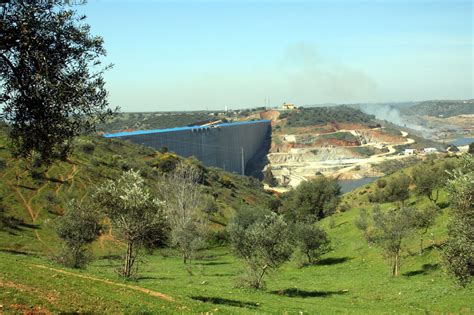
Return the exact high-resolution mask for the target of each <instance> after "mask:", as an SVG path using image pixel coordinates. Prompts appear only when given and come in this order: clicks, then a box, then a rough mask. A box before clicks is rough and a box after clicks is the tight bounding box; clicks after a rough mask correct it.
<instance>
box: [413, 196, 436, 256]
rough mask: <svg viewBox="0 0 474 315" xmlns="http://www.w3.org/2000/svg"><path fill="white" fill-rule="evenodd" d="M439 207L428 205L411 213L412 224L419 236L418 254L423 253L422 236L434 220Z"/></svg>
mask: <svg viewBox="0 0 474 315" xmlns="http://www.w3.org/2000/svg"><path fill="white" fill-rule="evenodd" d="M438 214H439V208H438V207H437V206H436V205H429V206H426V207H424V208H422V209H419V210H415V211H414V213H413V224H414V226H415V228H416V230H417V233H418V235H419V236H420V255H421V254H423V238H424V235H425V234H426V233H427V232H428V229H429V228H430V227H432V226H433V225H434V223H435V221H436V217H437V216H438Z"/></svg>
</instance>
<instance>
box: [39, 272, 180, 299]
mask: <svg viewBox="0 0 474 315" xmlns="http://www.w3.org/2000/svg"><path fill="white" fill-rule="evenodd" d="M31 266H33V267H36V268H40V269H46V270H49V271H53V272H58V273H62V274H65V275H68V276H73V277H77V278H81V279H87V280H92V281H98V282H102V283H106V284H108V285H113V286H117V287H122V288H127V289H131V290H135V291H139V292H142V293H145V294H148V295H150V296H154V297H157V298H160V299H162V300H166V301H169V302H175V299H174V298H172V297H171V296H169V295H166V294H163V293H160V292H157V291H152V290H149V289H145V288H142V287H139V286H136V285H130V284H125V283H117V282H113V281H110V280H106V279H100V278H95V277H92V276H86V275H81V274H77V273H73V272H69V271H65V270H62V269H56V268H51V267H46V266H43V265H31Z"/></svg>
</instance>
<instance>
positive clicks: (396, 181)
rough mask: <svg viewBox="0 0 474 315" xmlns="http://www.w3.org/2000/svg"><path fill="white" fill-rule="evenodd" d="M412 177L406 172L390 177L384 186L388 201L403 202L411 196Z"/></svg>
mask: <svg viewBox="0 0 474 315" xmlns="http://www.w3.org/2000/svg"><path fill="white" fill-rule="evenodd" d="M410 182H411V180H410V177H409V176H408V175H406V174H405V173H400V174H395V175H393V176H391V177H390V178H389V180H388V181H387V185H386V186H385V188H384V195H385V198H386V200H387V201H391V202H393V201H401V202H402V204H404V203H405V200H406V199H408V198H409V197H410V189H409V187H410Z"/></svg>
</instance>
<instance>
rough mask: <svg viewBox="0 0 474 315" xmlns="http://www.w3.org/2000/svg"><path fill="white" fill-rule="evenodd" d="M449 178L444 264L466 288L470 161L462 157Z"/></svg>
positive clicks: (472, 261) (473, 254)
mask: <svg viewBox="0 0 474 315" xmlns="http://www.w3.org/2000/svg"><path fill="white" fill-rule="evenodd" d="M451 177H452V178H451V179H450V180H449V181H448V185H447V188H448V192H449V196H450V198H451V203H452V210H451V222H450V224H449V226H448V235H449V238H448V240H447V242H446V244H445V247H444V261H445V265H446V266H447V268H448V270H449V272H450V273H451V274H452V275H453V277H454V278H455V279H456V280H457V281H458V283H459V284H460V285H462V286H466V285H467V284H468V283H469V282H470V281H471V279H472V276H473V275H474V228H473V227H474V157H473V156H472V155H469V154H467V155H465V156H464V158H463V161H462V163H461V165H460V167H459V168H458V169H456V170H454V171H453V172H452V173H451Z"/></svg>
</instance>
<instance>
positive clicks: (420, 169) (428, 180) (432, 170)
mask: <svg viewBox="0 0 474 315" xmlns="http://www.w3.org/2000/svg"><path fill="white" fill-rule="evenodd" d="M442 178H443V174H442V173H441V172H440V169H439V168H437V167H433V166H431V167H430V166H429V165H427V164H425V163H423V164H419V165H417V166H415V167H414V168H413V171H412V179H413V182H414V184H415V185H416V189H415V192H416V193H417V194H418V195H422V196H426V197H428V199H429V200H430V201H432V202H434V203H436V202H437V200H438V196H439V187H440V185H441V179H442ZM433 193H434V195H433Z"/></svg>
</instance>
